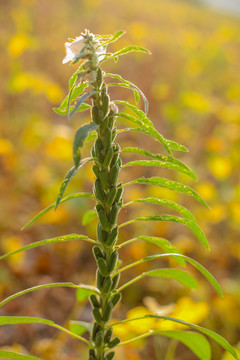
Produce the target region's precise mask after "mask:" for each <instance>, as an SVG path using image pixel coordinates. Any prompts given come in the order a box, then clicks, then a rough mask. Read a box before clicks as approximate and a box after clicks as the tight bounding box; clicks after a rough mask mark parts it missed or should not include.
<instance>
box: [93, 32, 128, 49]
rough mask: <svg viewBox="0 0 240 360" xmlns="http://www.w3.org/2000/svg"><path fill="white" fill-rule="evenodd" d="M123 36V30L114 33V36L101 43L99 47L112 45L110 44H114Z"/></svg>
mask: <svg viewBox="0 0 240 360" xmlns="http://www.w3.org/2000/svg"><path fill="white" fill-rule="evenodd" d="M123 34H125V31H123V30H119V31H116V32H115V34H113V35H112V36H111V37H110V38H109V40H107V41H105V42H103V43H101V44H100V45H99V46H105V45H107V44H109V43H112V42H114V41H117V40H118V39H119V38H120V37H121V36H122V35H123Z"/></svg>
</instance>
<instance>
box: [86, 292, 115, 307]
mask: <svg viewBox="0 0 240 360" xmlns="http://www.w3.org/2000/svg"><path fill="white" fill-rule="evenodd" d="M90 301H91V304H92V306H93V307H94V308H97V309H100V304H99V301H98V299H97V297H96V295H94V294H92V295H91V296H90ZM111 301H112V300H111Z"/></svg>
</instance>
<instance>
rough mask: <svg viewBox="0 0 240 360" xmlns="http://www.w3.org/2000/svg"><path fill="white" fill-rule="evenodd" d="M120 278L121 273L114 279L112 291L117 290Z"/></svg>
mask: <svg viewBox="0 0 240 360" xmlns="http://www.w3.org/2000/svg"><path fill="white" fill-rule="evenodd" d="M119 278H120V274H119V273H118V274H117V275H115V276H114V277H113V278H112V288H111V290H114V289H116V287H117V284H118V280H119Z"/></svg>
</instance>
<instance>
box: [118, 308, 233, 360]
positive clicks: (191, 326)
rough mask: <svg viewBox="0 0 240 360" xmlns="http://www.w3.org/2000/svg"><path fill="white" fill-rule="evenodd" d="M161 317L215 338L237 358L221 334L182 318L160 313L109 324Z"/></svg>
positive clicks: (151, 331) (148, 334)
mask: <svg viewBox="0 0 240 360" xmlns="http://www.w3.org/2000/svg"><path fill="white" fill-rule="evenodd" d="M149 318H151V319H162V320H169V321H172V322H175V323H178V324H181V325H185V326H188V327H190V328H193V329H194V330H197V331H199V332H201V333H203V334H204V335H207V336H209V337H210V338H212V339H213V340H215V341H216V342H217V343H218V344H219V345H221V346H222V347H223V348H224V349H225V350H227V351H228V352H230V354H232V356H233V357H234V358H235V359H237V360H238V356H237V354H236V351H235V350H234V348H233V347H232V346H231V345H230V344H229V342H228V341H227V340H226V339H224V338H223V337H222V336H220V335H218V334H217V333H215V332H214V331H212V330H209V329H206V328H204V327H201V326H199V325H195V324H191V323H189V322H187V321H184V320H179V319H175V318H171V317H168V316H161V315H145V316H141V317H139V318H133V319H127V320H123V321H119V322H116V323H114V324H111V326H116V325H120V324H125V323H128V322H131V321H137V320H144V319H149ZM155 331H157V332H158V330H150V331H149V333H147V334H146V335H145V336H150V335H154V333H155ZM122 345H124V343H122Z"/></svg>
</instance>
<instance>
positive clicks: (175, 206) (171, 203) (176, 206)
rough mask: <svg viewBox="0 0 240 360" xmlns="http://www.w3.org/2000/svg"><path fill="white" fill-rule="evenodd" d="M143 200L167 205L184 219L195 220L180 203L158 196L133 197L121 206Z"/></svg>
mask: <svg viewBox="0 0 240 360" xmlns="http://www.w3.org/2000/svg"><path fill="white" fill-rule="evenodd" d="M145 202H146V203H151V204H156V205H163V206H168V207H170V208H172V209H174V210H176V211H178V212H179V213H180V214H181V215H182V216H183V217H185V218H186V219H189V220H191V221H194V222H196V219H195V217H194V216H193V215H192V213H191V212H190V211H189V210H188V209H186V208H185V207H184V206H182V205H179V204H177V203H176V202H174V201H170V200H166V199H158V198H153V197H148V198H143V199H135V200H132V201H130V202H129V203H126V204H123V206H122V207H125V206H129V205H131V204H135V203H145Z"/></svg>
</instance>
